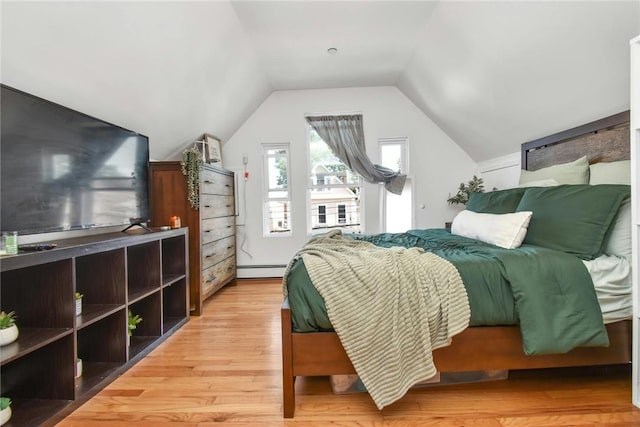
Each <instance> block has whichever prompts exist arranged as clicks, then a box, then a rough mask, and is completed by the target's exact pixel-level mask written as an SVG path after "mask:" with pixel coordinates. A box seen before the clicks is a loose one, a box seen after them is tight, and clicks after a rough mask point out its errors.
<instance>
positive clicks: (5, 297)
mask: <svg viewBox="0 0 640 427" xmlns="http://www.w3.org/2000/svg"><path fill="white" fill-rule="evenodd" d="M55 243H57V244H58V247H57V248H56V249H53V250H49V251H43V252H32V253H20V254H18V255H15V256H7V257H3V258H1V259H0V270H1V278H0V279H1V280H0V304H1V306H0V308H1V309H2V310H4V311H15V312H16V315H17V324H18V328H19V330H20V335H19V337H18V340H17V341H15V342H14V343H11V344H8V345H5V346H2V347H0V376H1V378H2V381H1V384H0V388H1V394H2V396H6V397H10V398H11V399H12V401H13V404H12V411H13V416H12V418H11V420H10V421H9V423H8V424H6V426H36V425H53V424H55V423H56V422H58V421H59V420H60V419H62V418H63V417H64V416H66V415H67V414H69V413H70V412H71V411H72V410H74V409H75V408H76V407H77V406H78V405H79V404H80V403H81V402H84V401H85V400H86V399H88V398H89V397H90V396H92V395H93V394H95V393H96V392H98V391H99V390H100V389H102V388H103V387H104V386H105V385H107V384H108V383H109V382H111V381H112V380H113V379H115V378H116V377H117V376H118V375H120V374H121V373H122V372H123V371H124V370H126V369H128V368H129V367H130V366H132V365H133V364H134V363H135V362H137V361H138V360H140V358H142V357H143V356H144V355H145V354H147V353H148V352H149V351H151V349H153V348H154V347H155V346H157V345H158V344H159V343H160V342H162V341H163V340H164V339H165V338H166V337H167V336H168V335H169V334H171V333H173V332H174V331H175V330H177V329H178V328H179V327H180V326H182V325H183V324H184V323H185V322H187V320H188V318H189V299H188V292H189V289H188V281H189V276H188V268H189V264H188V259H187V257H188V231H187V229H186V228H181V229H176V230H170V231H161V232H152V233H142V232H139V233H135V232H133V233H110V234H103V235H96V236H86V237H81V238H75V239H66V240H60V241H57V242H55ZM75 292H80V293H82V294H83V295H84V297H83V307H82V314H81V315H79V316H76V315H75V299H74V295H75ZM128 310H131V311H132V312H133V313H134V314H139V315H140V316H142V318H143V321H142V323H140V324H139V325H138V327H137V328H136V330H135V331H134V333H133V336H132V337H131V344H130V345H127V341H128V340H127V331H128V330H127V312H128ZM77 358H80V359H82V361H83V371H82V375H81V376H80V377H78V378H75V370H76V360H77Z"/></svg>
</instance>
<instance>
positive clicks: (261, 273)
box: [237, 265, 287, 279]
mask: <svg viewBox="0 0 640 427" xmlns="http://www.w3.org/2000/svg"><path fill="white" fill-rule="evenodd" d="M286 268H287V266H286V265H239V266H238V270H237V275H238V279H256V278H270V277H283V276H284V271H285V269H286Z"/></svg>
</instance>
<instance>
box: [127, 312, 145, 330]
mask: <svg viewBox="0 0 640 427" xmlns="http://www.w3.org/2000/svg"><path fill="white" fill-rule="evenodd" d="M127 317H128V318H127V327H128V332H129V336H131V335H132V334H133V331H134V330H135V329H136V328H137V327H138V323H140V322H142V317H140V315H138V314H136V315H135V316H134V315H133V313H131V310H129V312H128V316H127Z"/></svg>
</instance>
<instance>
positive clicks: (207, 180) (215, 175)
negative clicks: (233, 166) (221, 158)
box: [200, 169, 233, 196]
mask: <svg viewBox="0 0 640 427" xmlns="http://www.w3.org/2000/svg"><path fill="white" fill-rule="evenodd" d="M200 192H201V193H202V194H221V195H226V196H231V195H233V176H229V175H224V174H221V173H219V172H214V171H210V170H207V169H203V170H202V171H201V172H200Z"/></svg>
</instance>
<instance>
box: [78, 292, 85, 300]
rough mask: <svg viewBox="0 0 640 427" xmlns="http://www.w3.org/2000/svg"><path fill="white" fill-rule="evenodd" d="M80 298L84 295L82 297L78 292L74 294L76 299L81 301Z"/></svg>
mask: <svg viewBox="0 0 640 427" xmlns="http://www.w3.org/2000/svg"><path fill="white" fill-rule="evenodd" d="M82 297H84V295H82V294H81V293H80V292H76V299H82Z"/></svg>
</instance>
